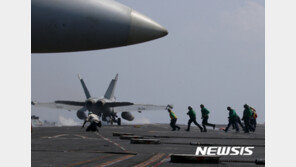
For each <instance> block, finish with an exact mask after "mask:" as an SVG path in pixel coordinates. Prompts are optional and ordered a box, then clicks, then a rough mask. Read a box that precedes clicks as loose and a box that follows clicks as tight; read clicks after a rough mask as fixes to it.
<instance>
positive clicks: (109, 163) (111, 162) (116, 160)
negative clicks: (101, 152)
mask: <svg viewBox="0 0 296 167" xmlns="http://www.w3.org/2000/svg"><path fill="white" fill-rule="evenodd" d="M134 156H135V155H125V156H122V157H119V158H116V159H113V160H111V161H108V162H104V163H101V164H99V165H96V166H95V167H105V166H109V165H113V164H115V163H117V162H121V161H124V160H126V159H129V158H131V157H134Z"/></svg>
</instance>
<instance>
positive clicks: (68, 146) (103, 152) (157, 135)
mask: <svg viewBox="0 0 296 167" xmlns="http://www.w3.org/2000/svg"><path fill="white" fill-rule="evenodd" d="M221 127H225V126H224V125H218V126H217V127H216V129H215V130H212V129H211V128H208V132H207V133H204V132H203V133H201V132H200V131H199V129H198V128H197V127H193V126H192V127H191V131H190V132H187V131H185V129H186V126H185V125H181V130H180V131H171V128H170V126H169V125H168V124H145V125H122V126H117V125H110V126H103V127H102V128H100V129H99V132H85V129H81V127H78V126H73V127H33V128H32V134H31V158H32V161H31V162H32V166H112V167H115V166H141V167H146V166H155V167H156V166H160V167H161V166H182V167H186V166H197V164H196V163H194V162H185V161H184V162H181V161H180V162H172V161H171V156H172V155H175V154H192V155H194V154H195V152H196V148H197V146H254V147H255V148H254V150H253V155H250V156H230V155H228V156H221V157H220V160H219V163H215V162H213V163H211V162H209V163H202V164H198V166H238V165H239V166H240V167H242V166H264V159H265V126H264V125H258V127H257V129H256V132H254V133H249V134H245V133H244V132H243V131H240V132H239V133H236V132H235V131H234V130H230V131H229V132H228V133H225V132H224V131H222V130H220V128H221ZM146 139H148V140H146ZM262 162H263V163H262Z"/></svg>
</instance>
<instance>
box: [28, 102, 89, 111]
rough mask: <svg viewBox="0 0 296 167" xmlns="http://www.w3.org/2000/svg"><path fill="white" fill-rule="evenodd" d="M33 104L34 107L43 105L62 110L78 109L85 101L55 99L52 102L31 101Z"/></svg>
mask: <svg viewBox="0 0 296 167" xmlns="http://www.w3.org/2000/svg"><path fill="white" fill-rule="evenodd" d="M31 104H32V105H33V106H36V107H45V108H55V109H64V110H68V111H71V110H75V111H77V110H79V109H81V108H82V107H84V106H85V102H78V101H61V100H58V101H55V102H52V103H38V102H31Z"/></svg>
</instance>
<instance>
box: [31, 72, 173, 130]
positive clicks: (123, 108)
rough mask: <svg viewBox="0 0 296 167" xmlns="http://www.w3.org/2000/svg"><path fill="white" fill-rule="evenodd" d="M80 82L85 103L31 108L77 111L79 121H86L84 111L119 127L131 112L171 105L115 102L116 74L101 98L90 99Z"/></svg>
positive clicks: (38, 104) (70, 102)
mask: <svg viewBox="0 0 296 167" xmlns="http://www.w3.org/2000/svg"><path fill="white" fill-rule="evenodd" d="M78 78H79V80H80V82H81V85H82V88H83V90H84V93H85V96H86V100H85V101H65V100H57V101H55V102H52V103H38V102H31V104H32V105H33V106H40V107H48V108H57V109H65V110H69V111H77V113H76V115H77V117H78V118H79V119H81V120H86V118H87V116H86V111H89V112H92V113H93V114H96V115H97V116H99V118H101V119H102V121H106V122H107V123H110V124H113V122H116V123H117V124H118V125H121V118H123V119H125V120H127V121H132V120H134V116H133V115H132V113H131V112H132V111H138V112H141V111H144V110H165V109H166V108H167V107H168V106H169V107H171V105H151V104H134V103H132V102H116V99H115V97H114V92H115V87H116V83H117V80H118V74H116V76H115V78H114V79H112V80H111V82H110V84H109V87H108V89H107V91H106V93H105V95H104V97H103V98H93V97H91V95H90V93H89V91H88V89H87V87H86V84H85V82H84V80H83V79H82V78H81V77H80V76H79V75H78ZM119 112H121V118H119V117H118V116H117V113H119Z"/></svg>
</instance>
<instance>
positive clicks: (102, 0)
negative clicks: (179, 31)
mask: <svg viewBox="0 0 296 167" xmlns="http://www.w3.org/2000/svg"><path fill="white" fill-rule="evenodd" d="M167 34H168V31H167V30H166V29H165V28H164V27H163V26H161V25H160V24H158V23H156V22H155V21H153V20H152V19H150V18H148V17H146V16H144V15H142V14H140V13H139V12H137V11H135V10H133V9H131V8H129V7H127V6H125V5H123V4H120V3H118V2H116V1H113V0H70V1H65V0H32V1H31V35H32V36H31V38H32V39H31V42H32V43H31V46H32V53H51V52H72V51H87V50H97V49H106V48H113V47H120V46H126V45H131V44H137V43H141V42H146V41H150V40H153V39H157V38H161V37H163V36H165V35H167Z"/></svg>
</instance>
